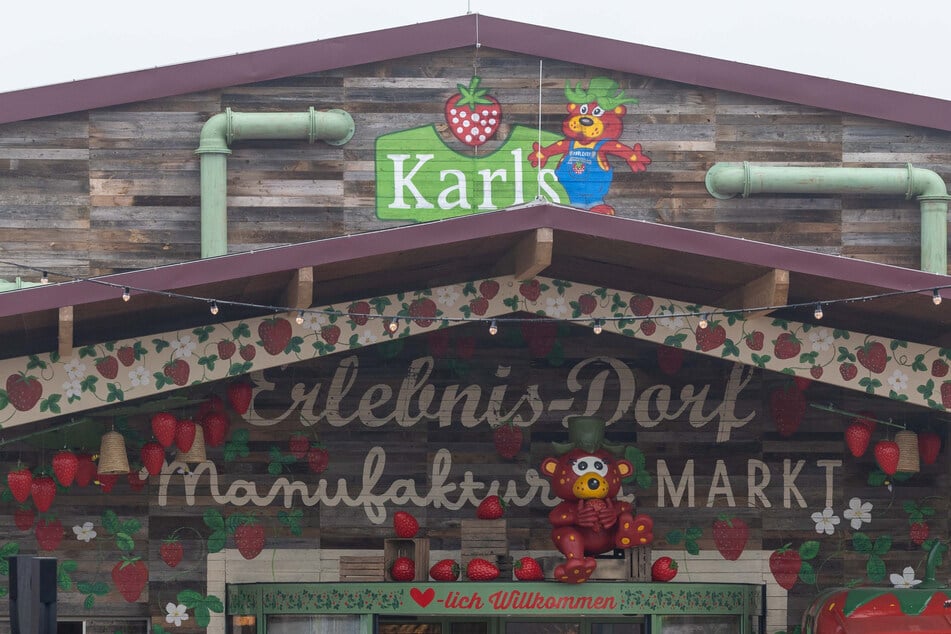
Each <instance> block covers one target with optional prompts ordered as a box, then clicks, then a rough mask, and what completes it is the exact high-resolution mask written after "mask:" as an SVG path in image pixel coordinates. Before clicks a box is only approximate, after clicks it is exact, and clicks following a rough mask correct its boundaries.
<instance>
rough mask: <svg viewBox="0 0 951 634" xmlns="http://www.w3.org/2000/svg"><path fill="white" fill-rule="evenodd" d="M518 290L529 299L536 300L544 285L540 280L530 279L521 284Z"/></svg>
mask: <svg viewBox="0 0 951 634" xmlns="http://www.w3.org/2000/svg"><path fill="white" fill-rule="evenodd" d="M518 292H519V294H521V296H522V297H524V298H525V299H527V300H528V301H530V302H534V301H535V300H536V299H538V297H539V296H540V295H541V294H542V286H541V283H540V282H539V281H538V280H529V281H528V282H522V283H521V284H520V285H519V287H518Z"/></svg>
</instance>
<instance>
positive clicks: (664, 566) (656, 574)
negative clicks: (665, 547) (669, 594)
mask: <svg viewBox="0 0 951 634" xmlns="http://www.w3.org/2000/svg"><path fill="white" fill-rule="evenodd" d="M676 576H677V562H676V561H674V560H673V559H671V558H670V557H658V558H657V560H656V561H655V562H654V563H653V564H652V565H651V581H659V582H661V583H664V582H667V581H671V580H672V579H673V578H674V577H676Z"/></svg>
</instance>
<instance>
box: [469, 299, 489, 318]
mask: <svg viewBox="0 0 951 634" xmlns="http://www.w3.org/2000/svg"><path fill="white" fill-rule="evenodd" d="M469 310H471V311H472V314H474V315H484V314H486V312H488V310H489V300H487V299H486V298H484V297H476V298H475V299H472V300H469Z"/></svg>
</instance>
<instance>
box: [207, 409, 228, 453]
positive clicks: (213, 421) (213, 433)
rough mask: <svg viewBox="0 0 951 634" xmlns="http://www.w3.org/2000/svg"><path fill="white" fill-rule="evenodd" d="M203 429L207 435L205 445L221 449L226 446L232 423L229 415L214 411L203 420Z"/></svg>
mask: <svg viewBox="0 0 951 634" xmlns="http://www.w3.org/2000/svg"><path fill="white" fill-rule="evenodd" d="M201 427H202V430H203V433H204V434H205V445H206V446H208V447H220V446H221V445H223V444H225V439H226V438H227V437H228V431H229V430H230V429H231V421H230V420H228V415H227V414H225V413H224V412H221V411H213V412H208V413H207V414H205V416H204V418H202V420H201Z"/></svg>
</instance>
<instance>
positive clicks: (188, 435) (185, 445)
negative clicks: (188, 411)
mask: <svg viewBox="0 0 951 634" xmlns="http://www.w3.org/2000/svg"><path fill="white" fill-rule="evenodd" d="M196 431H197V429H196V427H195V422H194V421H192V420H189V419H187V418H183V419H182V420H180V421H178V423H177V424H176V425H175V446H176V447H178V450H179V451H180V452H182V453H185V452H186V451H188V450H189V449H191V448H192V443H194V442H195V433H196Z"/></svg>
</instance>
